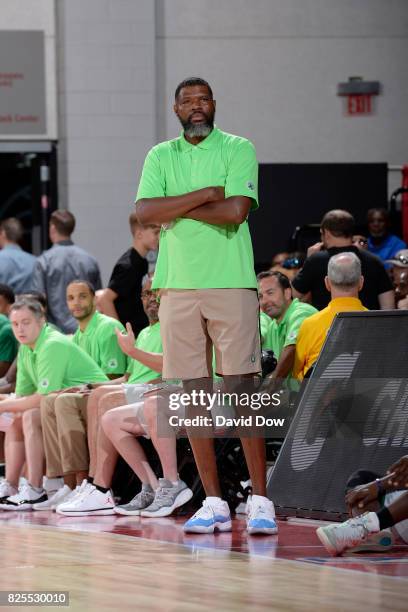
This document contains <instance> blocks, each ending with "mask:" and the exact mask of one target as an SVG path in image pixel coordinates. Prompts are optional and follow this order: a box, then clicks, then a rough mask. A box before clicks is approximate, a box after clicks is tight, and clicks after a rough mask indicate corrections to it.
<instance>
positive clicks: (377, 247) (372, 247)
mask: <svg viewBox="0 0 408 612" xmlns="http://www.w3.org/2000/svg"><path fill="white" fill-rule="evenodd" d="M367 225H368V232H369V236H368V250H369V251H370V252H371V253H374V255H377V257H379V258H380V259H381V260H382V261H384V262H385V261H386V260H387V259H391V258H392V257H394V255H395V254H396V253H397V252H398V251H400V250H401V249H406V248H407V245H406V244H405V242H404V241H403V240H401V238H398V236H394V234H390V215H389V212H388V210H387V209H386V208H370V210H369V211H368V212H367Z"/></svg>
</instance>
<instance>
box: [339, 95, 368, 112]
mask: <svg viewBox="0 0 408 612" xmlns="http://www.w3.org/2000/svg"><path fill="white" fill-rule="evenodd" d="M372 112H373V103H372V96H371V95H370V94H351V95H348V96H347V110H346V114H347V115H349V116H351V117H352V116H355V115H371V114H372Z"/></svg>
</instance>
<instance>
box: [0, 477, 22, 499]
mask: <svg viewBox="0 0 408 612" xmlns="http://www.w3.org/2000/svg"><path fill="white" fill-rule="evenodd" d="M17 491H18V489H17V487H13V485H11V484H10V483H9V482H8V481H7V480H3V482H2V483H1V484H0V504H1V503H2V502H5V501H6V499H7V498H8V497H11V496H12V495H15V494H16V493H17Z"/></svg>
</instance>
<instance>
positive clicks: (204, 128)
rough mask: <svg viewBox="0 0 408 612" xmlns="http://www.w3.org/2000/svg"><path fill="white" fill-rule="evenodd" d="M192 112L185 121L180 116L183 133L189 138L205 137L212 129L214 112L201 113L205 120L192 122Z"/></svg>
mask: <svg viewBox="0 0 408 612" xmlns="http://www.w3.org/2000/svg"><path fill="white" fill-rule="evenodd" d="M193 114H194V113H192V114H191V115H190V117H189V118H188V119H187V121H183V120H182V119H181V118H180V117H179V120H180V123H181V125H182V126H183V130H184V134H185V135H186V136H188V137H189V138H207V136H208V135H209V134H210V132H211V131H212V129H213V128H214V113H213V114H212V115H205V114H204V113H203V115H204V116H205V120H204V121H201V122H200V123H193V122H192V121H191V117H192V115H193Z"/></svg>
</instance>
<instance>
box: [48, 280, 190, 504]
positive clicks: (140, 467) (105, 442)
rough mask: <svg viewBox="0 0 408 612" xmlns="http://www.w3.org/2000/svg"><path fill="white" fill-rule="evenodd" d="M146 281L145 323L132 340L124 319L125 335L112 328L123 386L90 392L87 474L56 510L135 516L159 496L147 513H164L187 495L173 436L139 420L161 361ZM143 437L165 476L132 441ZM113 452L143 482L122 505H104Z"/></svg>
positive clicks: (153, 298) (157, 378)
mask: <svg viewBox="0 0 408 612" xmlns="http://www.w3.org/2000/svg"><path fill="white" fill-rule="evenodd" d="M151 285H152V279H151V277H150V276H145V277H144V279H143V282H142V294H141V296H142V302H143V308H144V311H145V313H146V316H147V317H148V320H149V325H148V326H147V327H145V328H144V329H143V330H142V331H141V332H140V334H139V335H138V337H137V339H136V342H135V338H134V335H133V332H132V327H131V325H130V324H129V323H128V325H127V331H128V334H127V335H124V334H122V333H120V332H119V331H118V332H117V335H118V340H119V343H120V346H121V347H122V349H123V351H124V353H126V354H128V355H129V356H130V357H131V359H130V360H129V367H128V372H127V374H128V379H127V384H118V382H119V381H116V384H114V385H112V384H109V385H105V386H99V387H98V388H96V389H95V390H93V391H92V392H91V395H90V397H89V401H88V445H89V451H90V466H89V476H88V479H87V481H86V482H85V483H84V485H83V486H82V487H81V488H80V489H78V491H77V492H75V491H74V492H73V493H72V495H71V496H69V497H68V498H66V499H65V500H63V501H62V503H59V504H57V505H56V507H55V509H56V511H57V513H58V514H62V515H65V516H94V515H98V514H99V515H100V514H108V513H113V511H115V512H118V513H119V514H130V515H139V514H140V512H141V510H143V509H145V508H147V506H150V505H152V506H153V503H155V504H156V505H157V504H158V502H159V501H160V500H161V499H163V504H161V507H160V509H159V510H156V513H155V514H152V516H167V515H168V514H171V512H172V511H173V510H174V509H175V508H178V507H179V506H181V505H182V504H184V503H186V502H187V501H188V500H189V499H190V498H191V497H192V492H191V491H190V489H188V488H187V486H186V484H185V483H184V482H182V481H181V480H180V479H179V478H178V473H177V454H176V442H175V438H174V437H173V438H165V437H158V436H157V435H156V427H155V424H156V423H155V420H152V424H153V426H152V427H147V424H146V422H145V418H144V417H145V415H144V412H143V400H142V396H143V394H144V393H145V392H146V391H148V390H149V389H151V388H153V387H154V385H150V384H149V383H154V382H157V381H160V379H161V370H162V364H163V357H162V350H163V349H162V341H161V336H160V323H159V320H158V303H157V299H156V292H155V291H152V290H151ZM159 386H161V385H159ZM113 409H114V410H113ZM105 412H109V417H110V415H112V419H111V418H109V419H108V420H107V428H106V433H105V430H104V429H103V428H102V427H101V421H102V416H103V415H104V414H105ZM107 416H108V415H107ZM111 430H112V431H113V430H115V433H118V431H119V435H118V436H112V438H111V436H110V435H109V436H108V434H110V431H111ZM142 435H150V436H151V438H152V442H153V444H154V446H155V448H156V450H157V453H158V455H159V458H160V459H161V462H162V468H163V476H164V478H162V479H159V481H158V480H157V478H156V475H155V474H154V472H153V470H152V468H151V467H150V465H149V462H148V460H147V458H146V456H145V453H144V451H143V448H142V447H141V445H140V444H139V442H138V441H137V439H136V438H137V437H138V436H142ZM113 438H114V439H113ZM111 439H112V440H113V443H112V442H111ZM118 453H119V454H121V455H122V457H123V458H124V459H125V461H126V462H127V463H128V464H129V465H130V467H131V468H132V469H133V471H134V472H135V474H136V475H137V476H138V478H139V479H140V481H141V482H142V490H141V491H140V493H138V494H137V495H136V496H135V498H134V499H133V500H132V501H131V502H130V503H129V504H126V506H124V507H121V506H117V507H115V508H113V505H112V506H111V507H110V508H108V507H107V504H106V500H107V499H108V498H109V497H110V494H109V487H110V485H111V481H112V477H113V473H114V469H115V466H116V461H117V458H118ZM169 500H170V503H169ZM155 507H156V506H155ZM159 511H160V513H159V514H157V512H159Z"/></svg>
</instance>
